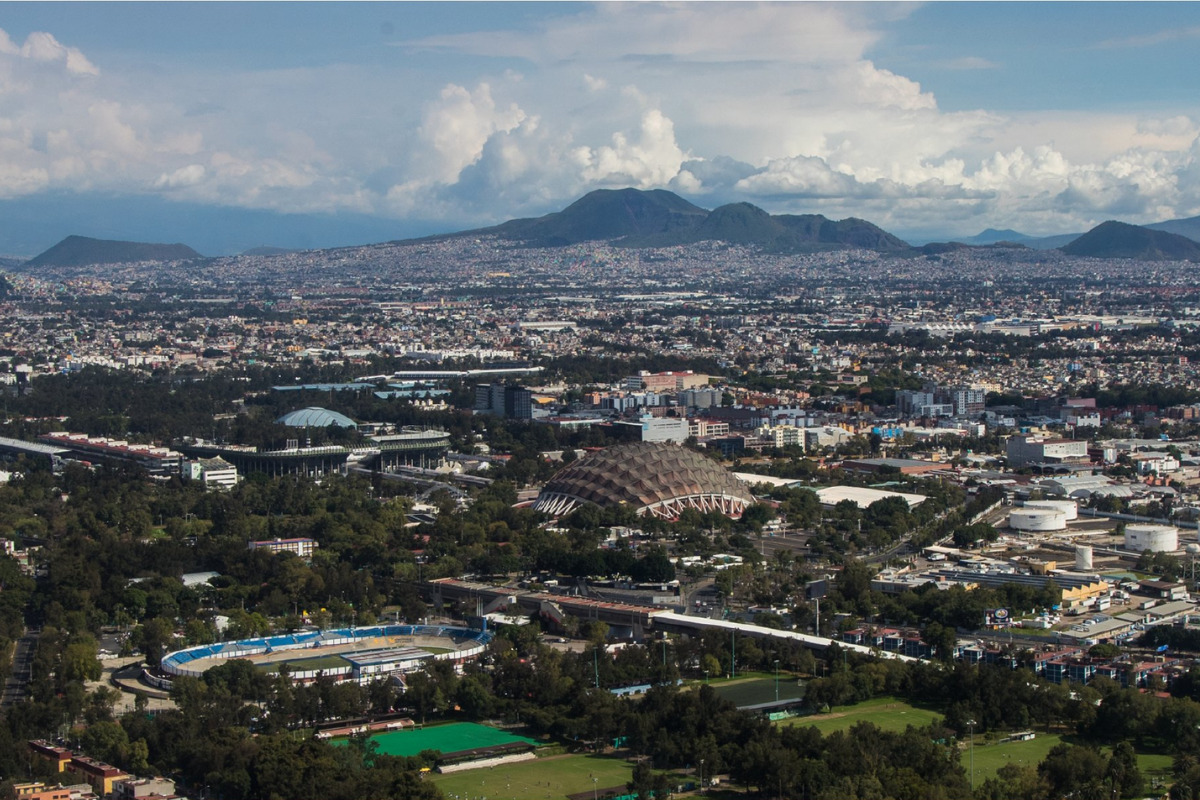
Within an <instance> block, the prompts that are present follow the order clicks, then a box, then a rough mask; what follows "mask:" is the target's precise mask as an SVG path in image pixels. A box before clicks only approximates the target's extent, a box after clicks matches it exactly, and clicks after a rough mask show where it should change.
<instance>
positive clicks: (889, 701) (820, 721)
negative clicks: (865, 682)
mask: <svg viewBox="0 0 1200 800" xmlns="http://www.w3.org/2000/svg"><path fill="white" fill-rule="evenodd" d="M940 716H941V714H940V713H938V712H937V711H934V710H933V709H930V708H919V707H917V706H914V705H910V704H909V703H906V702H905V701H903V700H900V699H897V698H895V697H876V698H874V699H873V700H867V701H866V702H864V703H858V704H856V705H853V706H836V707H835V708H834V709H833V710H832V711H830V712H829V713H828V714H812V715H810V716H807V717H793V718H791V719H786V720H782V721H781V722H780V723H779V724H780V725H811V726H812V727H814V728H816V729H817V730H819V731H820V732H821V734H822V735H827V734H830V733H833V732H834V731H842V730H846V729H847V728H849V727H850V726H852V725H854V724H856V723H859V722H873V723H875V724H876V725H877V726H879V728H880V729H881V730H885V731H892V732H896V733H900V732H902V731H903V730H904V729H905V728H907V727H908V726H909V725H913V726H915V727H918V728H919V727H921V726H922V725H928V724H929V723H930V722H933V720H935V719H937V718H938V717H940Z"/></svg>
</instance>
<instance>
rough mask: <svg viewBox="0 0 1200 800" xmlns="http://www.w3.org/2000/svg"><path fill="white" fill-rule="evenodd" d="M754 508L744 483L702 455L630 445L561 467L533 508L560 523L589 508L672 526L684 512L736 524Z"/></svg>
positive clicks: (657, 444)
mask: <svg viewBox="0 0 1200 800" xmlns="http://www.w3.org/2000/svg"><path fill="white" fill-rule="evenodd" d="M753 502H754V498H753V497H752V496H751V495H750V493H749V492H748V491H746V488H745V485H744V484H743V483H742V482H741V481H739V480H738V479H737V478H735V477H734V476H733V474H732V473H730V472H729V471H728V470H726V469H725V468H723V467H722V466H721V465H720V464H717V463H715V462H713V461H711V460H710V459H708V458H705V457H704V456H703V455H701V454H700V453H697V452H695V451H693V450H688V449H687V448H685V447H680V446H679V445H675V444H667V443H664V442H629V443H626V444H619V445H614V446H613V447H608V448H605V449H604V450H601V451H599V452H596V453H590V454H588V455H586V456H584V457H583V458H581V459H579V460H578V461H576V462H575V463H573V464H570V465H568V466H566V467H563V468H562V469H561V470H559V472H558V474H556V475H555V476H554V477H553V478H551V479H550V481H549V482H548V483H547V484H546V486H545V488H544V489H542V491H541V494H539V495H538V499H537V502H536V503H534V506H533V507H534V508H535V509H536V510H538V511H542V512H545V513H547V514H551V515H552V516H555V517H561V516H563V515H565V514H570V513H571V512H572V511H574V510H575V509H576V508H578V507H579V506H581V505H583V504H586V503H592V504H594V505H597V506H600V507H601V508H608V507H611V506H618V505H621V504H627V505H629V506H631V507H633V508H634V509H635V510H636V512H637V514H638V515H639V516H644V515H646V514H649V515H651V516H654V517H659V518H661V519H670V520H673V519H677V518H678V517H679V514H680V512H682V511H683V510H684V509H685V508H694V509H696V510H697V511H700V512H707V511H719V512H721V513H722V514H724V515H726V516H728V517H734V518H737V517H740V516H741V515H742V512H743V511H745V510H746V506H748V505H750V504H752V503H753Z"/></svg>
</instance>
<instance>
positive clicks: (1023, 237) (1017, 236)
mask: <svg viewBox="0 0 1200 800" xmlns="http://www.w3.org/2000/svg"><path fill="white" fill-rule="evenodd" d="M1081 235H1082V234H1078V233H1060V234H1056V235H1054V236H1030V235H1028V234H1025V233H1021V232H1020V231H1014V230H1012V229H1011V228H1005V229H1004V230H996V229H995V228H988V229H987V230H985V231H982V232H981V233H977V234H975V235H974V236H968V237H967V238H965V239H957V240H956V241H959V242H962V243H963V244H970V245H989V244H998V243H1000V242H1012V243H1013V244H1023V245H1025V246H1026V247H1031V248H1033V249H1034V250H1054V249H1056V248H1059V247H1063V246H1064V245H1068V244H1070V243H1071V242H1073V241H1075V240H1076V239H1078V238H1079V237H1080V236H1081Z"/></svg>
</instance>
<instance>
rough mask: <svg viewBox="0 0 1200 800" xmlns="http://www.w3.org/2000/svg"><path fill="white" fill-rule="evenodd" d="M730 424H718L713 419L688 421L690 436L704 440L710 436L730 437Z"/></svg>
mask: <svg viewBox="0 0 1200 800" xmlns="http://www.w3.org/2000/svg"><path fill="white" fill-rule="evenodd" d="M728 435H729V423H728V422H716V421H715V420H711V419H692V420H688V436H695V437H696V438H697V439H704V438H706V437H708V436H728Z"/></svg>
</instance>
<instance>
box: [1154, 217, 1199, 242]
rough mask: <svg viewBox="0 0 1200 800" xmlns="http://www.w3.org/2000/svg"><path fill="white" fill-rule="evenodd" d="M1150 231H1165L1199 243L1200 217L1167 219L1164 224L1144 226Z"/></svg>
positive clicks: (1157, 223)
mask: <svg viewBox="0 0 1200 800" xmlns="http://www.w3.org/2000/svg"><path fill="white" fill-rule="evenodd" d="M1145 227H1147V228H1149V229H1150V230H1152V231H1166V232H1167V233H1174V234H1177V235H1179V236H1186V237H1187V238H1189V239H1191V240H1192V241H1193V242H1200V217H1189V218H1187V219H1169V220H1167V221H1166V222H1156V223H1154V224H1153V225H1146V226H1145Z"/></svg>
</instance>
